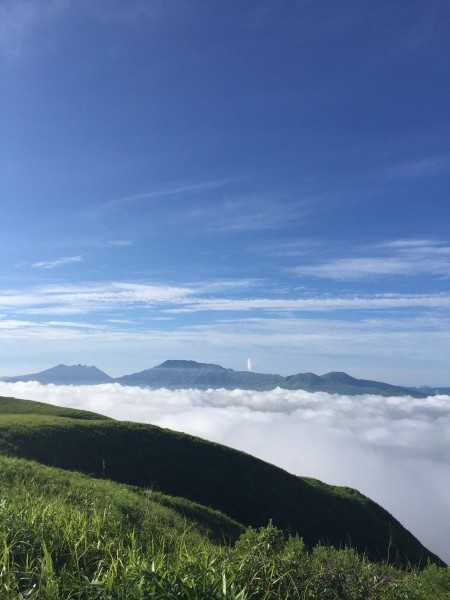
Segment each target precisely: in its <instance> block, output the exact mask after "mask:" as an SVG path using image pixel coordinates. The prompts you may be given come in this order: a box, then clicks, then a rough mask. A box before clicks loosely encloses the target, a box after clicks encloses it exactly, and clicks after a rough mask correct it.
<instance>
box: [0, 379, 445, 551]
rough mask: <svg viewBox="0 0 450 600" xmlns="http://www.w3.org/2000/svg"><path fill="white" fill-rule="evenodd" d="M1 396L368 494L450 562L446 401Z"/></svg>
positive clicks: (73, 393) (14, 391)
mask: <svg viewBox="0 0 450 600" xmlns="http://www.w3.org/2000/svg"><path fill="white" fill-rule="evenodd" d="M0 395H2V396H13V397H16V398H26V399H32V400H38V401H41V402H49V403H52V404H57V405H59V406H67V407H79V408H83V409H86V410H93V411H97V412H100V413H103V414H106V415H108V416H111V417H114V418H117V419H126V420H131V421H138V422H144V423H153V424H155V425H159V426H162V427H169V428H171V429H175V430H179V431H184V432H187V433H190V434H193V435H198V436H200V437H203V438H206V439H209V440H212V441H215V442H219V443H223V444H226V445H228V446H231V447H234V448H237V449H239V450H243V451H246V452H248V453H250V454H253V455H255V456H258V457H259V458H262V459H264V460H267V461H269V462H271V463H273V464H276V465H278V466H280V467H282V468H284V469H286V470H287V471H290V472H292V473H295V474H297V475H304V476H310V477H315V478H318V479H321V480H323V481H325V482H327V483H331V484H336V485H347V486H350V487H354V488H357V489H358V490H360V491H361V492H362V493H364V494H366V495H367V496H369V497H370V498H372V499H373V500H375V501H376V502H378V503H379V504H381V505H382V506H383V507H384V508H386V509H387V510H388V511H389V512H391V513H392V514H393V515H394V516H395V517H396V518H398V519H399V520H400V521H401V522H402V523H403V524H404V525H405V526H406V527H407V528H408V529H409V530H410V531H412V532H413V533H414V535H416V536H417V537H418V538H419V539H420V540H421V541H422V542H423V543H424V544H425V545H426V546H427V547H428V548H430V549H431V550H432V551H434V552H436V553H437V554H439V556H441V558H443V559H444V560H446V561H448V562H450V545H449V541H448V540H449V539H450V525H449V522H448V506H450V444H449V442H450V397H449V396H435V397H429V398H425V399H415V398H410V397H398V398H397V397H395V398H384V397H379V396H369V395H366V396H363V395H362V396H340V395H329V394H326V393H321V392H320V393H315V394H311V393H308V392H304V391H301V390H295V391H290V390H281V389H276V390H272V391H270V392H254V391H243V390H234V391H227V390H206V391H201V390H193V389H188V390H178V391H171V390H166V389H160V390H149V389H142V388H136V387H124V386H120V385H118V384H105V385H97V386H55V385H45V386H44V385H40V384H38V383H36V382H28V383H15V384H11V383H3V382H0Z"/></svg>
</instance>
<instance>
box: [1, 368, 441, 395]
mask: <svg viewBox="0 0 450 600" xmlns="http://www.w3.org/2000/svg"><path fill="white" fill-rule="evenodd" d="M0 380H1V381H7V382H12V383H14V382H19V381H37V382H39V383H42V384H49V383H53V384H55V385H95V384H101V383H113V382H116V383H120V384H121V385H130V386H140V387H149V388H168V389H182V388H197V389H209V388H213V389H214V388H216V389H217V388H224V389H246V390H257V391H263V390H271V389H274V388H276V387H280V388H285V389H289V390H305V391H308V392H327V393H329V394H348V395H354V394H376V395H380V396H414V397H421V398H423V397H425V396H427V395H433V394H437V393H448V391H445V390H450V388H409V387H402V386H396V385H391V384H389V383H384V382H380V381H372V380H368V379H356V378H355V377H351V376H350V375H348V374H347V373H344V372H336V371H332V372H330V373H326V374H325V375H316V374H314V373H297V374H295V375H289V376H287V377H283V376H282V375H277V374H267V373H255V372H252V371H235V370H233V369H226V368H224V367H221V366H220V365H215V364H209V363H199V362H196V361H193V360H166V361H165V362H163V363H162V364H160V365H158V366H156V367H152V368H149V369H145V370H144V371H140V372H137V373H131V374H130V375H123V376H122V377H116V378H114V377H111V376H110V375H108V374H107V373H105V372H104V371H101V370H100V369H98V368H97V367H94V366H86V365H70V366H69V365H62V364H60V365H57V366H55V367H52V368H50V369H46V370H45V371H40V372H38V373H31V374H29V375H18V376H15V377H0Z"/></svg>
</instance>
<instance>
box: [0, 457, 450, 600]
mask: <svg viewBox="0 0 450 600" xmlns="http://www.w3.org/2000/svg"><path fill="white" fill-rule="evenodd" d="M158 498H160V500H162V497H160V496H158V494H153V493H144V492H143V491H142V490H138V489H137V488H130V487H127V486H123V485H119V484H114V483H112V482H109V481H99V480H93V479H89V478H88V477H85V476H81V475H79V474H77V473H65V472H63V471H58V470H56V469H51V468H49V467H43V466H41V465H38V464H34V463H30V462H27V461H23V460H16V459H5V458H2V459H0V599H1V600H3V599H5V600H10V599H14V600H16V599H20V600H25V599H31V600H33V599H35V600H72V599H86V600H90V599H102V600H103V599H105V600H106V599H127V600H130V599H131V600H134V599H136V600H139V599H147V598H148V599H150V598H158V599H162V600H164V599H176V598H180V599H186V600H196V599H208V600H216V599H217V600H218V599H222V600H223V599H232V600H248V599H263V600H269V599H282V600H283V599H291V598H293V599H295V598H299V599H301V600H313V599H320V600H335V599H336V598H338V599H343V600H375V599H382V600H431V599H433V600H444V599H445V600H448V598H450V571H449V569H440V568H437V567H435V566H430V567H428V568H427V569H425V570H424V571H422V572H418V571H415V570H411V571H402V570H399V569H396V568H394V567H393V566H389V565H386V564H374V563H371V562H370V561H369V560H368V559H367V558H366V557H364V556H361V555H359V554H357V553H356V552H355V551H352V550H336V549H333V548H327V547H323V546H316V547H315V548H314V549H313V550H311V551H308V550H306V548H305V546H304V544H303V541H302V540H301V539H300V538H299V537H286V536H285V535H284V534H283V533H282V532H281V531H280V530H278V529H277V528H276V527H274V526H273V525H272V524H268V526H267V527H264V528H261V529H248V530H246V531H245V532H244V533H243V534H242V535H241V536H240V538H239V539H238V541H237V542H236V543H235V544H233V545H229V544H227V543H225V542H223V543H217V542H216V541H214V536H211V535H208V530H207V528H205V526H202V525H201V524H198V522H197V521H196V520H193V519H190V518H188V517H186V513H185V514H183V510H182V507H183V504H182V503H181V504H179V505H177V502H176V500H172V501H171V502H170V501H169V500H167V499H166V501H165V502H166V504H167V505H164V503H163V502H159V501H158ZM177 507H178V509H179V510H177ZM196 514H197V516H198V517H199V519H201V516H202V513H201V510H200V508H199V507H197V508H196Z"/></svg>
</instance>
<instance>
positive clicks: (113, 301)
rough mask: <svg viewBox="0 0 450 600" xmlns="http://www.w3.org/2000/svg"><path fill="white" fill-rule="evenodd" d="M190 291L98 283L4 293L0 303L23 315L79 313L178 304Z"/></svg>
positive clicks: (158, 286) (177, 288)
mask: <svg viewBox="0 0 450 600" xmlns="http://www.w3.org/2000/svg"><path fill="white" fill-rule="evenodd" d="M191 293H192V290H190V289H188V288H181V287H173V286H167V285H145V284H137V283H116V282H113V283H107V282H98V283H91V284H80V285H77V286H75V285H57V286H44V287H40V288H36V289H33V290H30V291H28V292H20V293H15V292H4V293H3V294H1V295H0V306H2V307H5V308H6V307H8V308H9V309H14V310H20V311H21V312H22V313H25V314H63V313H64V314H70V313H73V314H82V313H89V312H95V311H99V310H107V309H111V308H117V307H126V306H136V305H161V304H164V305H168V304H171V303H180V302H184V301H185V300H186V298H187V297H188V296H189V295H190V294H191Z"/></svg>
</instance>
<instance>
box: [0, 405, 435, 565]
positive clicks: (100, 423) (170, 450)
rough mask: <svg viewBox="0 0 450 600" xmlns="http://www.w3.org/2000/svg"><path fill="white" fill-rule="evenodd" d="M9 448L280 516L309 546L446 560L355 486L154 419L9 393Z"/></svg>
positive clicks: (233, 509)
mask: <svg viewBox="0 0 450 600" xmlns="http://www.w3.org/2000/svg"><path fill="white" fill-rule="evenodd" d="M33 406H34V407H35V409H34V410H33ZM0 453H1V454H3V455H9V456H15V457H21V458H25V459H32V460H36V461H38V462H40V463H44V464H46V465H51V466H55V467H60V468H62V469H68V470H76V471H81V472H84V473H87V474H89V475H93V476H95V477H98V478H107V479H111V480H114V481H117V482H121V483H126V484H130V485H133V486H138V487H140V488H143V489H150V490H153V491H155V492H162V493H163V494H169V495H171V496H178V497H183V498H186V499H189V500H190V501H194V502H197V503H200V504H202V505H205V506H210V507H213V508H214V509H217V510H220V511H221V512H222V513H224V514H226V515H227V516H228V517H229V518H231V519H233V520H235V521H237V522H239V523H241V524H243V525H251V526H253V527H261V526H265V525H267V523H268V522H269V520H271V519H272V521H273V523H274V525H276V526H277V527H279V528H281V529H282V530H284V531H286V532H289V533H292V534H295V533H298V534H299V535H301V536H302V538H303V539H304V540H305V542H306V544H307V546H308V547H312V546H314V545H315V544H317V543H320V542H321V543H324V544H329V545H332V546H335V547H336V548H341V547H346V546H349V545H350V546H351V547H353V548H355V549H357V550H359V551H360V552H364V553H366V554H367V555H368V556H369V557H370V558H371V559H373V560H377V561H384V560H388V561H390V562H393V563H401V564H415V565H422V566H423V565H425V564H426V562H427V560H431V561H432V562H435V563H438V564H439V562H440V561H439V559H438V558H437V557H436V556H435V555H433V554H432V553H431V552H429V551H428V550H427V549H426V548H424V547H423V546H422V545H421V544H420V542H419V541H418V540H416V539H415V538H414V537H413V536H412V535H411V534H410V533H409V532H408V531H407V530H406V529H405V528H403V527H402V526H401V524H400V523H399V522H398V521H396V520H395V519H394V518H393V517H392V516H391V515H389V514H388V513H387V512H386V511H385V510H384V509H382V508H381V507H380V506H378V505H377V504H375V503H374V502H372V501H371V500H369V499H368V498H366V497H365V496H363V495H361V494H359V493H358V492H356V491H355V490H351V489H349V488H341V487H334V486H328V485H326V484H323V483H321V482H319V481H316V480H312V479H305V478H299V477H296V476H293V475H291V474H289V473H287V472H285V471H283V470H282V469H279V468H276V467H274V466H273V465H270V464H268V463H265V462H263V461H261V460H258V459H256V458H254V457H251V456H249V455H246V454H244V453H242V452H237V451H235V450H232V449H230V448H227V447H225V446H220V445H218V444H212V443H210V442H206V441H204V440H201V439H199V438H194V437H192V436H188V435H184V434H180V433H175V432H173V431H170V430H164V429H161V428H158V427H154V426H151V425H142V424H137V423H129V422H118V421H113V420H111V419H106V418H101V417H100V416H99V415H93V413H89V417H88V416H85V417H84V416H83V411H75V412H74V411H71V410H69V409H61V408H57V407H51V406H49V405H43V404H38V403H29V402H25V401H21V400H12V399H3V400H2V401H0ZM165 502H166V505H167V506H169V505H170V502H168V501H167V500H166V501H165ZM228 533H229V531H228Z"/></svg>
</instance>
